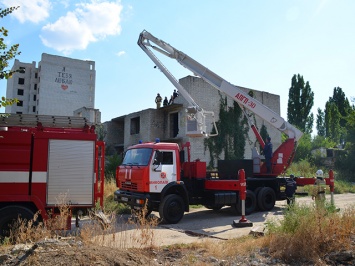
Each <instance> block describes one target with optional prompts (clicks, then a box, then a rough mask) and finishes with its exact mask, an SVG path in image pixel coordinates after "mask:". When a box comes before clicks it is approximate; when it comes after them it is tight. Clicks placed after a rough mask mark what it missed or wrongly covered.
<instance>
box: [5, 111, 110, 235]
mask: <svg viewBox="0 0 355 266" xmlns="http://www.w3.org/2000/svg"><path fill="white" fill-rule="evenodd" d="M14 116H15V115H11V118H8V119H7V118H6V119H3V120H2V122H1V125H0V126H2V127H1V128H0V129H1V130H0V156H1V159H0V216H1V218H0V229H1V232H2V234H6V233H5V231H6V230H7V228H8V227H7V226H8V223H9V221H12V220H13V219H14V218H16V217H17V216H22V217H23V218H26V219H29V218H30V216H31V214H34V213H36V212H37V211H40V215H41V218H43V219H44V220H47V219H48V218H49V216H48V213H49V212H51V213H52V214H57V213H58V206H59V205H61V204H65V205H68V206H69V208H70V209H71V210H74V209H87V208H92V207H94V206H95V204H96V203H97V202H98V201H100V204H101V205H102V204H103V189H104V182H103V181H104V171H103V168H104V154H105V150H104V148H105V147H104V143H103V142H100V141H97V135H96V134H95V127H94V126H89V125H88V124H87V123H86V122H84V121H81V120H79V121H80V123H78V124H76V125H71V124H70V123H69V124H67V125H66V127H63V126H61V124H62V123H60V122H57V123H56V124H50V126H46V125H45V126H43V124H42V123H41V122H37V125H36V126H30V124H31V122H29V121H30V120H31V121H32V120H33V117H31V115H28V116H25V115H21V116H18V117H16V119H17V121H20V122H18V123H14V122H12V123H10V124H9V123H7V122H6V121H7V120H11V119H12V121H13V120H16V119H14V118H13V117H14ZM23 117H25V118H27V119H28V121H27V122H25V123H22V122H21V119H22V118H23ZM42 118H43V117H42ZM46 118H47V117H46ZM36 120H38V117H37V118H36ZM50 120H52V121H54V123H55V119H54V120H53V118H51V119H50ZM65 120H67V118H65ZM15 124H18V125H15ZM21 124H23V125H21ZM4 125H5V126H6V127H4ZM14 213H15V214H14ZM15 216H16V217H15ZM6 217H7V218H6ZM69 226H70V224H69Z"/></svg>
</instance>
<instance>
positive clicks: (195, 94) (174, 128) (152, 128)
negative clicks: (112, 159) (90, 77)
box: [104, 76, 281, 163]
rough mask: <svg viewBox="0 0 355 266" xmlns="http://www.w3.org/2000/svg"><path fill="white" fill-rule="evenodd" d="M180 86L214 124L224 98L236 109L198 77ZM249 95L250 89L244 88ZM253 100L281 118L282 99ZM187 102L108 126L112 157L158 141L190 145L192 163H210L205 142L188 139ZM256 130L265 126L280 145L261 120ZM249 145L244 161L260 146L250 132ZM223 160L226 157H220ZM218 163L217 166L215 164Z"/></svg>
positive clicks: (269, 96)
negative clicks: (211, 113)
mask: <svg viewBox="0 0 355 266" xmlns="http://www.w3.org/2000/svg"><path fill="white" fill-rule="evenodd" d="M179 83H180V84H181V85H182V86H183V87H184V88H185V90H187V91H188V92H189V94H190V95H191V96H192V98H193V99H195V101H196V102H197V103H198V104H199V105H200V107H201V108H203V109H204V110H208V111H213V112H214V114H215V120H216V121H218V120H219V108H220V100H221V97H223V98H224V97H227V103H228V106H233V102H234V101H233V99H231V98H230V97H229V96H226V95H225V94H223V93H220V92H219V91H218V90H217V89H215V88H214V87H212V86H211V85H210V84H208V83H207V82H205V81H204V80H202V79H201V78H198V77H192V76H187V77H184V78H182V79H180V80H179ZM243 90H245V91H246V92H249V91H251V89H247V88H243ZM253 94H254V98H255V99H257V100H258V101H259V102H261V103H262V104H264V105H266V106H268V107H269V108H270V109H272V110H273V111H275V112H276V113H278V114H280V97H279V96H278V95H275V94H270V93H268V92H261V91H255V90H253ZM187 106H188V103H187V101H186V100H185V99H184V98H183V97H182V96H179V97H177V98H176V99H175V100H174V104H172V105H168V106H166V107H161V108H159V109H154V108H150V109H146V110H141V111H138V112H135V113H131V114H127V115H123V116H120V117H116V118H113V119H111V121H109V122H105V123H104V126H105V129H106V131H107V134H106V137H105V141H106V146H107V150H108V152H109V153H110V154H114V153H122V152H123V151H124V150H125V149H127V148H128V147H129V146H131V145H133V144H136V143H138V142H139V141H143V142H149V141H155V139H156V138H159V139H160V141H162V142H175V143H179V144H181V143H185V142H187V141H190V143H191V159H192V160H196V159H201V160H203V161H206V162H209V161H210V160H211V158H210V154H209V151H208V148H207V147H205V145H204V141H203V139H202V138H189V137H186V134H185V133H186V129H185V123H186V121H185V114H186V112H185V108H186V107H187ZM255 119H256V120H255V121H256V126H257V127H258V128H259V129H260V128H261V126H262V125H265V126H266V128H267V131H268V134H269V135H270V137H271V138H272V142H273V145H274V149H276V148H277V147H278V146H279V145H280V144H281V133H280V131H278V130H276V129H275V128H274V127H272V126H270V125H269V124H268V123H267V122H265V121H263V120H262V119H260V118H258V117H255ZM212 122H213V121H212V118H211V117H207V119H206V124H207V132H211V130H212ZM248 137H249V138H248V141H246V146H245V153H244V158H245V159H251V157H252V151H251V150H252V148H253V147H254V145H257V140H256V138H255V136H254V133H253V132H252V131H251V130H249V133H248ZM221 158H224V155H223V154H222V155H221ZM215 163H216V162H215Z"/></svg>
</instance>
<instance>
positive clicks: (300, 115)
mask: <svg viewBox="0 0 355 266" xmlns="http://www.w3.org/2000/svg"><path fill="white" fill-rule="evenodd" d="M313 104H314V93H313V91H312V89H311V86H310V85H309V82H308V81H307V82H306V83H305V82H304V79H303V76H301V75H300V74H298V75H294V76H293V77H292V80H291V88H290V90H289V93H288V105H287V120H288V122H289V123H291V124H293V125H294V126H296V127H298V128H299V129H300V130H302V131H303V132H305V133H312V127H313V120H314V117H313V113H311V109H312V107H313Z"/></svg>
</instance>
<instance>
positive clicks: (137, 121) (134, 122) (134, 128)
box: [131, 117, 140, 135]
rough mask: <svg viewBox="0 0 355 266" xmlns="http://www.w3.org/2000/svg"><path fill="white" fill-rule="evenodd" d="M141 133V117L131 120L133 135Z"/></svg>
mask: <svg viewBox="0 0 355 266" xmlns="http://www.w3.org/2000/svg"><path fill="white" fill-rule="evenodd" d="M139 131H140V117H135V118H132V119H131V135H134V134H139Z"/></svg>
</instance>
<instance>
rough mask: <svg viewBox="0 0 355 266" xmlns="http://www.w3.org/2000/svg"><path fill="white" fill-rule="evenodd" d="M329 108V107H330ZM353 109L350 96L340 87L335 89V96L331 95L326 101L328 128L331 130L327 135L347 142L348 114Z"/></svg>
mask: <svg viewBox="0 0 355 266" xmlns="http://www.w3.org/2000/svg"><path fill="white" fill-rule="evenodd" d="M328 108H329V109H328ZM350 110H351V106H350V103H349V100H348V98H347V97H346V96H345V93H344V92H343V90H342V89H341V88H340V87H336V88H334V90H333V97H329V100H328V102H327V103H326V110H325V113H326V114H327V117H326V119H325V124H326V125H325V127H326V129H329V130H331V131H330V132H328V133H326V136H327V137H331V138H332V139H333V140H334V141H336V142H337V143H340V144H345V141H346V134H347V128H346V124H347V116H348V115H349V112H350Z"/></svg>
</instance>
